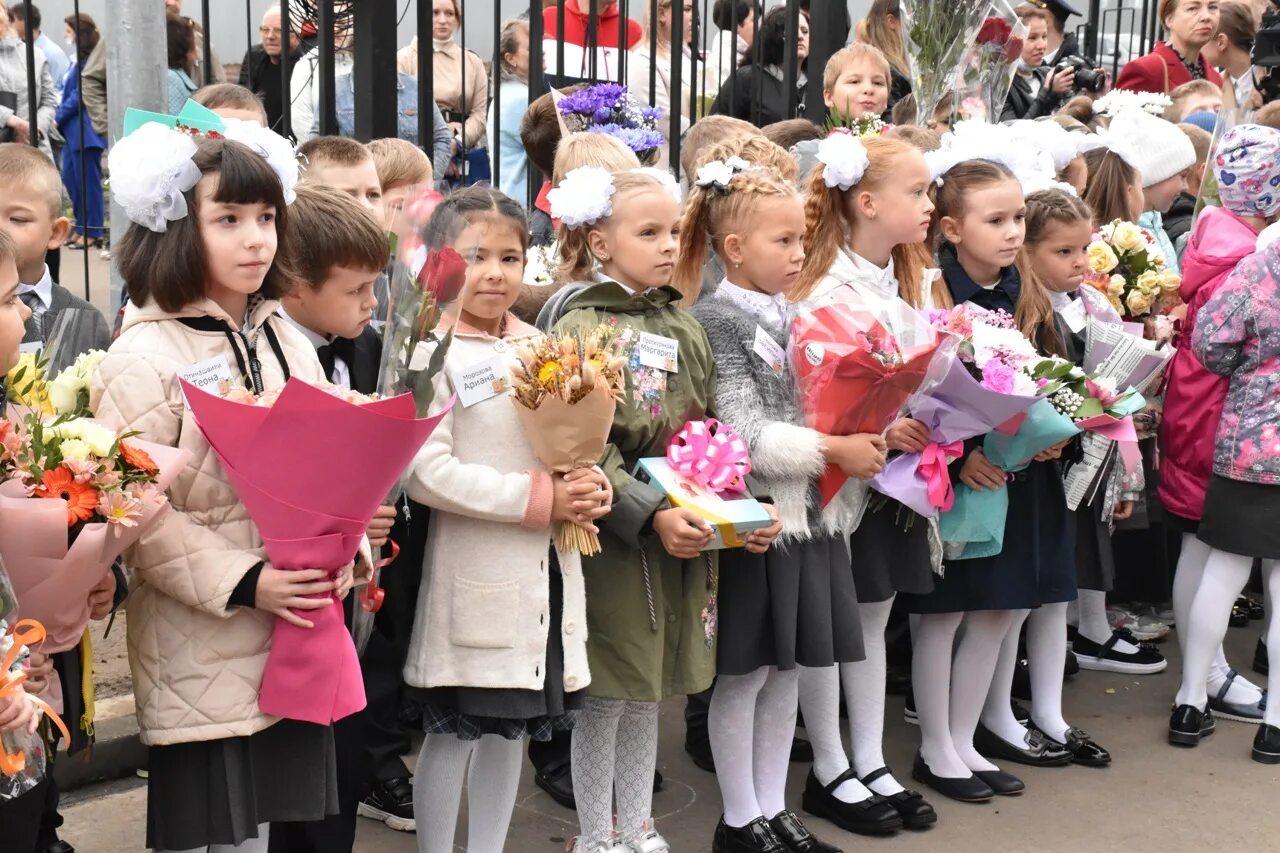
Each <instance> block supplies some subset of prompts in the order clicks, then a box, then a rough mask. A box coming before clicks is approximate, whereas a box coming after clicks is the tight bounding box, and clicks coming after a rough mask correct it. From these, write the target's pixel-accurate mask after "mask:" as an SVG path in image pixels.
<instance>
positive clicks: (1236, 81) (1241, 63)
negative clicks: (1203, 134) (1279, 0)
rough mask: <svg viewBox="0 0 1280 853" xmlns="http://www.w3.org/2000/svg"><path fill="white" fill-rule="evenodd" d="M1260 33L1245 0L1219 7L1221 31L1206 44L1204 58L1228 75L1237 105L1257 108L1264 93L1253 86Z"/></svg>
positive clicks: (1227, 78)
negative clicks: (1256, 39) (1253, 53)
mask: <svg viewBox="0 0 1280 853" xmlns="http://www.w3.org/2000/svg"><path fill="white" fill-rule="evenodd" d="M1257 33H1258V27H1257V25H1256V24H1255V23H1254V19H1253V10H1252V9H1250V8H1249V7H1248V6H1246V5H1245V4H1244V3H1237V2H1232V0H1228V2H1226V3H1223V4H1222V5H1221V6H1219V7H1218V32H1217V33H1215V34H1214V36H1213V38H1211V39H1210V40H1209V43H1208V44H1206V45H1205V46H1204V51H1203V52H1204V58H1205V59H1206V60H1207V61H1208V62H1209V64H1210V65H1212V66H1214V67H1215V68H1218V69H1220V70H1221V71H1222V73H1223V74H1224V75H1225V77H1226V82H1227V84H1228V85H1229V86H1230V87H1231V91H1232V92H1233V93H1234V94H1235V100H1236V106H1239V107H1244V108H1245V109H1247V110H1256V109H1257V108H1258V107H1260V106H1262V95H1261V93H1259V92H1258V91H1257V90H1256V89H1255V88H1254V85H1253V60H1252V59H1251V58H1250V52H1251V51H1252V50H1253V39H1254V37H1255V36H1256V35H1257Z"/></svg>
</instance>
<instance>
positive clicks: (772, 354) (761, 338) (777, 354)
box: [751, 326, 786, 376]
mask: <svg viewBox="0 0 1280 853" xmlns="http://www.w3.org/2000/svg"><path fill="white" fill-rule="evenodd" d="M751 349H752V351H753V352H754V353H755V354H756V355H757V356H759V357H760V360H761V361H763V362H764V363H765V364H767V365H769V369H770V370H772V371H773V372H774V374H775V375H777V376H781V375H782V366H783V364H784V362H785V360H786V353H785V352H784V350H783V349H782V344H780V343H778V342H777V341H775V340H774V339H773V336H772V335H770V334H769V333H768V332H766V331H765V330H764V329H762V328H760V327H759V326H756V343H755V346H753V347H752V348H751Z"/></svg>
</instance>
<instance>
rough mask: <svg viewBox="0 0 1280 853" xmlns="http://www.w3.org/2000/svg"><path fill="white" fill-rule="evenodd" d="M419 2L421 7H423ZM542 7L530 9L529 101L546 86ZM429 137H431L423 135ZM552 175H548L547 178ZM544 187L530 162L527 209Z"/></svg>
mask: <svg viewBox="0 0 1280 853" xmlns="http://www.w3.org/2000/svg"><path fill="white" fill-rule="evenodd" d="M422 5H423V4H422V3H419V4H418V6H419V8H421V7H422ZM542 20H543V19H542V9H541V8H540V7H538V6H536V4H533V5H531V7H530V9H529V103H530V104H532V103H533V102H534V101H535V100H537V99H538V98H539V97H541V96H542V94H543V92H542V90H543V87H544V77H543V73H542V63H543V61H544V57H543V53H542V38H543V32H542V30H543V26H542ZM423 138H424V139H429V138H430V137H423ZM550 177H551V176H550V175H548V176H547V178H550ZM541 188H542V177H541V174H540V172H539V171H538V168H537V167H536V166H534V165H533V162H532V161H530V163H529V187H528V192H527V195H528V205H527V206H526V210H528V211H530V212H532V211H533V203H534V202H535V201H536V200H537V198H538V192H539V191H540V190H541Z"/></svg>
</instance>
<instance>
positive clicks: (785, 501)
mask: <svg viewBox="0 0 1280 853" xmlns="http://www.w3.org/2000/svg"><path fill="white" fill-rule="evenodd" d="M691 313H692V314H693V316H694V317H695V318H697V320H698V322H699V323H701V324H702V327H703V329H704V330H705V331H706V333H707V340H708V341H709V342H710V343H711V352H712V354H713V356H714V357H715V363H716V386H715V404H714V406H713V407H712V410H713V411H714V412H715V413H716V417H717V418H719V419H720V420H721V421H723V422H724V423H726V424H728V425H729V426H731V427H733V428H734V429H735V430H737V432H738V434H739V435H741V436H742V439H743V441H745V442H746V443H747V450H748V452H749V453H750V454H751V472H752V477H753V478H754V479H755V480H756V481H757V482H758V483H759V487H760V489H761V490H762V492H763V493H764V494H768V495H769V496H770V497H771V498H772V499H773V503H774V506H775V507H776V508H777V510H778V515H779V516H780V517H781V518H782V525H783V526H782V534H781V535H782V538H783V539H794V540H802V539H808V538H811V537H812V536H814V535H820V534H822V533H824V532H827V531H824V530H823V525H821V524H820V523H819V521H818V492H817V478H818V476H819V475H821V474H822V472H823V470H825V468H826V459H825V456H824V454H823V437H822V435H821V434H820V433H817V432H815V431H813V430H811V429H809V428H808V427H806V426H804V416H803V414H802V412H801V411H800V405H799V402H798V400H797V398H796V386H795V377H794V375H793V374H792V373H791V370H790V368H787V369H786V370H784V372H783V374H782V375H781V376H779V375H777V374H775V373H774V372H773V371H772V370H771V369H770V368H769V367H768V366H767V365H766V364H765V363H764V362H763V361H762V360H761V359H760V358H759V357H758V356H757V355H756V354H755V352H754V346H755V337H756V327H757V326H759V327H760V328H762V329H763V330H764V331H765V332H766V333H768V334H769V335H770V336H771V337H772V338H773V339H774V340H775V341H777V342H778V343H779V344H781V345H782V346H784V347H785V346H786V343H787V330H786V329H783V328H779V327H777V326H773V325H767V324H765V323H762V322H761V321H760V320H759V319H757V318H756V317H755V316H753V315H751V314H750V313H748V312H747V311H744V310H743V309H742V308H741V307H739V306H738V305H737V304H736V303H734V302H732V301H730V300H728V299H720V298H716V297H714V296H709V297H705V298H703V299H701V300H699V301H698V302H697V304H695V305H694V306H693V308H692V309H691ZM841 532H843V533H848V532H850V531H841Z"/></svg>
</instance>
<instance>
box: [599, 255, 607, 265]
mask: <svg viewBox="0 0 1280 853" xmlns="http://www.w3.org/2000/svg"><path fill="white" fill-rule="evenodd" d="M596 260H597V261H599V262H600V263H602V264H607V263H609V261H610V258H609V256H608V255H599V256H597V257H596Z"/></svg>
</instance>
